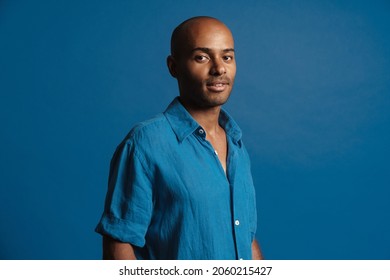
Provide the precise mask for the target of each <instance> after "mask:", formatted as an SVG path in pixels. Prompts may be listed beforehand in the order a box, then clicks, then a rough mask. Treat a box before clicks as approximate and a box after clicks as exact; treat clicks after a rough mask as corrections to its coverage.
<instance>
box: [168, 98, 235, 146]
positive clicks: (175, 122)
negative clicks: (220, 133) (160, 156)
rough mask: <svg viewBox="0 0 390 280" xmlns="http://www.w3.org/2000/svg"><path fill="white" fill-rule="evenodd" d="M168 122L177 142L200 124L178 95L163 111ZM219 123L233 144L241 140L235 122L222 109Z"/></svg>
mask: <svg viewBox="0 0 390 280" xmlns="http://www.w3.org/2000/svg"><path fill="white" fill-rule="evenodd" d="M164 115H165V117H166V118H167V120H168V122H169V124H170V125H171V127H172V129H173V131H174V133H175V134H176V137H177V139H178V140H179V142H182V141H183V140H184V139H185V138H187V137H188V136H189V135H190V134H192V133H193V132H194V131H195V130H196V129H198V128H199V127H200V125H199V124H198V123H197V122H196V121H195V119H194V118H193V117H192V116H191V115H190V113H188V111H187V110H186V109H185V108H184V106H183V105H182V104H181V103H180V101H179V97H176V98H175V99H174V100H173V101H172V102H171V104H169V106H168V108H167V109H166V110H165V112H164ZM219 124H220V125H221V126H222V127H223V128H224V129H225V132H226V134H227V135H228V136H230V137H231V138H232V140H233V142H234V143H235V144H238V143H239V142H240V140H241V137H242V133H241V129H240V128H239V126H238V125H237V123H236V122H235V121H234V120H233V119H232V117H230V115H229V114H228V113H227V112H226V111H225V110H223V109H221V113H220V115H219Z"/></svg>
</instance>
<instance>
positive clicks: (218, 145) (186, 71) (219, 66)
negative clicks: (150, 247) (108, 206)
mask: <svg viewBox="0 0 390 280" xmlns="http://www.w3.org/2000/svg"><path fill="white" fill-rule="evenodd" d="M167 65H168V69H169V72H170V73H171V75H172V76H173V77H174V78H176V79H177V81H178V86H179V91H180V101H181V103H182V104H183V106H184V107H185V108H186V109H187V111H188V112H189V113H190V114H191V116H192V117H193V118H194V119H195V120H196V121H197V122H198V123H199V124H200V125H201V126H202V127H203V128H204V130H205V131H206V140H208V141H209V142H210V144H211V145H212V146H213V148H214V149H215V151H216V152H217V154H218V158H219V160H220V163H221V166H222V168H223V170H224V171H225V173H226V159H227V141H226V133H225V130H224V129H223V128H222V127H221V126H220V125H219V122H218V119H219V114H220V111H221V106H222V105H223V104H225V102H226V101H227V100H228V98H229V96H230V93H231V90H232V88H233V83H234V78H235V75H236V61H235V54H234V40H233V36H232V34H231V32H230V30H229V29H228V28H227V27H226V26H225V25H224V24H223V23H222V22H220V21H218V20H216V19H213V18H208V17H199V18H194V19H192V20H190V21H188V22H186V23H185V25H183V26H182V28H181V30H180V32H178V34H177V35H176V37H175V40H174V42H173V45H172V55H170V56H168V58H167ZM103 258H104V259H133V260H134V259H136V257H135V254H134V250H133V247H132V245H131V244H128V243H122V242H119V241H116V240H114V239H112V238H110V237H108V236H105V237H103ZM252 258H253V259H257V260H260V259H263V255H262V253H261V250H260V247H259V244H258V243H257V241H256V240H254V241H253V242H252Z"/></svg>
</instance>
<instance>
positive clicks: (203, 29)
mask: <svg viewBox="0 0 390 280" xmlns="http://www.w3.org/2000/svg"><path fill="white" fill-rule="evenodd" d="M168 66H169V69H170V72H171V74H172V75H173V76H174V77H176V78H177V80H178V84H179V90H180V99H181V101H182V102H183V104H184V105H185V106H188V107H190V108H192V109H208V108H211V107H217V106H221V105H223V104H224V103H225V102H226V101H227V100H228V98H229V96H230V92H231V90H232V88H233V83H234V77H235V74H236V62H235V57H234V41H233V37H232V34H231V32H230V30H229V29H228V28H227V27H226V26H225V25H223V24H222V23H220V22H218V21H216V20H210V19H201V20H198V21H195V22H194V23H190V24H189V26H188V27H186V30H185V31H183V36H182V37H181V38H180V49H179V50H178V53H177V54H174V57H170V58H168Z"/></svg>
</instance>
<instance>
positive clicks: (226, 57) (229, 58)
mask: <svg viewBox="0 0 390 280" xmlns="http://www.w3.org/2000/svg"><path fill="white" fill-rule="evenodd" d="M223 60H224V61H232V60H233V56H232V55H225V56H224V57H223Z"/></svg>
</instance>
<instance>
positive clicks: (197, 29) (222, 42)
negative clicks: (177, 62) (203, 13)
mask: <svg viewBox="0 0 390 280" xmlns="http://www.w3.org/2000/svg"><path fill="white" fill-rule="evenodd" d="M183 33H184V34H183V35H184V36H183V37H182V38H183V39H184V42H181V43H182V44H181V45H182V46H183V47H185V48H187V49H188V48H190V49H191V48H199V47H200V48H209V49H212V50H223V49H228V48H234V40H233V35H232V33H231V32H230V30H229V29H228V28H227V27H226V26H225V25H224V24H223V23H221V22H219V21H216V20H211V19H203V20H198V21H194V22H191V23H188V25H187V26H186V27H185V28H184V30H183Z"/></svg>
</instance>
